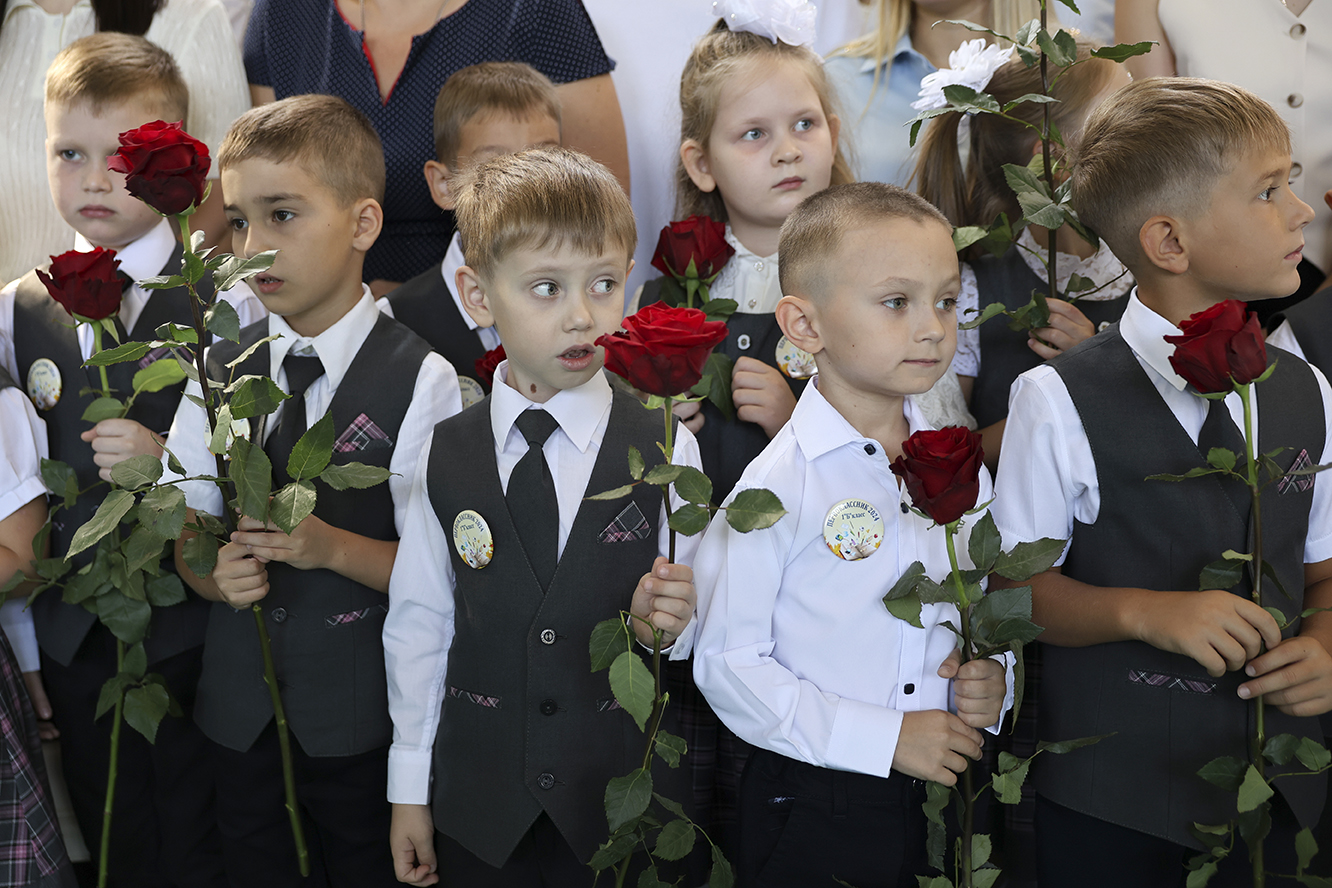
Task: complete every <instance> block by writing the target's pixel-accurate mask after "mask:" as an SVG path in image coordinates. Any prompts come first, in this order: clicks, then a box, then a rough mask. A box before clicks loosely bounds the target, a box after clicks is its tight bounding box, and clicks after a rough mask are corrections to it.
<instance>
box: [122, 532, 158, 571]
mask: <svg viewBox="0 0 1332 888" xmlns="http://www.w3.org/2000/svg"><path fill="white" fill-rule="evenodd" d="M165 545H166V537H164V536H162V535H161V534H158V533H154V532H153V531H151V530H149V529H148V528H146V527H136V528H134V531H133V532H132V533H131V534H130V535H129V539H127V540H126V541H125V546H124V549H123V551H124V553H125V562H126V566H127V568H128V569H129V570H132V571H137V570H139V569H140V568H142V567H143V566H144V565H146V564H156V563H157V562H158V561H160V560H161V559H162V547H163V546H165Z"/></svg>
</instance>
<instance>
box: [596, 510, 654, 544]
mask: <svg viewBox="0 0 1332 888" xmlns="http://www.w3.org/2000/svg"><path fill="white" fill-rule="evenodd" d="M650 533H652V525H651V524H648V520H647V519H646V518H644V517H643V512H642V510H640V509H639V508H638V504H637V503H630V504H629V505H627V506H625V507H624V510H623V511H621V512H620V514H618V515H616V516H615V520H614V521H612V522H611V523H610V524H607V525H606V529H605V530H603V531H602V532H601V534H600V535H599V536H597V539H598V540H600V541H601V542H603V543H627V542H630V541H632V540H641V539H643V538H645V537H646V536H647V535H648V534H650Z"/></svg>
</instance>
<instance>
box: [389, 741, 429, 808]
mask: <svg viewBox="0 0 1332 888" xmlns="http://www.w3.org/2000/svg"><path fill="white" fill-rule="evenodd" d="M434 763H435V762H434V754H433V752H432V751H431V750H424V751H423V750H419V749H404V748H400V747H399V746H397V745H396V744H395V745H393V746H390V747H389V757H388V800H389V803H390V804H394V805H428V804H430V770H431V768H432V767H434Z"/></svg>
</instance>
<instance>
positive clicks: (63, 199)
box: [0, 33, 263, 885]
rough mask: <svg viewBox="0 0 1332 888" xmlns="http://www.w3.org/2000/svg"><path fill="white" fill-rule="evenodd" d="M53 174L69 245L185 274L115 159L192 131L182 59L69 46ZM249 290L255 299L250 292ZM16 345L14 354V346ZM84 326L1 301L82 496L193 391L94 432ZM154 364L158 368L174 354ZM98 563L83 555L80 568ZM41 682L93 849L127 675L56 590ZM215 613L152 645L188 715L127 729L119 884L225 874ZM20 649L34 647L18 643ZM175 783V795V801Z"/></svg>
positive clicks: (83, 505) (159, 396)
mask: <svg viewBox="0 0 1332 888" xmlns="http://www.w3.org/2000/svg"><path fill="white" fill-rule="evenodd" d="M45 90H46V132H47V139H46V152H47V165H46V169H47V177H48V179H49V180H50V185H51V196H52V198H53V200H54V201H55V204H56V207H57V209H58V210H59V211H60V215H61V216H62V217H63V218H64V220H65V221H66V222H68V223H69V225H70V226H71V227H72V228H73V229H74V231H75V232H76V233H77V237H76V238H74V241H73V243H71V247H73V248H74V249H77V250H84V251H86V250H91V249H92V248H93V247H107V248H110V249H114V250H116V251H117V254H118V258H119V259H120V262H121V265H120V270H121V271H122V272H123V273H124V274H125V275H126V276H127V278H126V280H127V282H128V281H129V280H141V279H143V278H147V277H151V276H154V275H157V274H159V273H174V272H179V270H180V262H181V248H180V246H179V245H178V244H177V243H176V241H175V238H174V236H173V229H172V223H171V222H170V220H167V219H164V218H162V217H161V216H159V215H158V214H157V213H156V212H155V211H154V210H153V209H152V208H151V207H149V206H148V205H147V204H145V203H143V202H142V201H139V200H137V199H135V198H133V197H131V196H130V195H129V192H127V191H126V190H125V182H124V177H123V176H122V175H120V174H118V173H113V172H109V171H108V170H107V168H106V159H107V157H108V156H109V155H111V154H113V153H115V151H116V150H117V149H118V148H119V141H118V138H117V137H118V135H119V134H120V133H121V132H124V131H126V130H130V129H134V128H135V127H138V126H141V125H143V124H145V123H149V122H151V121H154V120H159V119H165V120H181V119H183V118H184V117H185V114H186V111H187V110H188V107H187V106H188V101H189V95H188V93H187V91H186V87H185V83H184V81H183V80H182V79H181V75H180V72H179V70H178V69H177V67H176V64H175V62H174V61H172V59H171V56H170V55H169V54H168V53H166V52H165V51H164V50H162V49H160V48H159V47H157V46H155V45H154V44H152V43H150V42H149V41H147V40H144V39H143V38H141V37H134V36H130V35H127V34H119V33H100V34H95V35H93V36H91V37H85V38H83V39H81V40H76V41H74V42H73V43H71V44H70V45H69V46H68V47H66V48H65V49H64V50H63V51H61V53H60V54H59V55H57V56H56V58H55V61H54V62H52V64H51V67H50V69H49V70H48V71H47V74H46V85H45ZM240 292H243V293H248V291H246V290H244V288H241V290H240ZM224 298H228V299H229V301H232V304H233V305H234V306H235V307H236V308H237V312H238V314H239V315H240V316H241V318H242V321H245V320H248V319H252V318H255V317H261V316H262V314H263V311H262V307H260V306H258V305H257V303H256V302H255V301H254V300H253V297H252V296H251V297H250V298H249V299H248V300H247V299H243V298H240V297H238V296H234V295H230V294H229V295H228V296H227V297H224ZM190 318H191V310H190V304H189V295H188V293H187V292H186V291H185V289H184V288H178V289H175V290H145V289H142V288H141V287H139V286H137V285H133V286H127V287H126V289H125V291H124V297H123V301H122V303H121V307H120V313H119V316H118V320H119V322H120V324H121V327H122V329H123V330H124V331H125V332H123V333H122V334H121V335H122V339H123V338H124V337H125V336H126V335H128V337H129V338H130V339H137V340H140V341H146V340H152V339H154V338H156V337H155V334H154V330H156V328H157V327H159V326H161V325H162V324H165V323H168V322H174V323H178V324H188V323H190ZM11 343H12V345H10V344H11ZM92 344H93V337H92V333H91V331H90V330H89V329H88V327H87V325H80V327H79V329H78V331H77V332H76V331H75V329H74V326H73V322H72V321H71V319H70V317H69V315H68V314H67V313H66V312H65V310H64V309H63V308H61V307H60V305H59V304H58V303H56V302H55V300H53V299H52V298H51V296H50V294H49V293H48V292H47V291H46V288H45V287H44V286H43V285H42V284H41V282H40V281H39V280H38V278H37V275H36V272H35V271H34V272H31V273H29V274H27V275H24V276H23V277H22V278H20V279H19V280H17V281H15V282H13V283H11V284H10V285H9V286H7V287H5V288H4V290H3V291H0V367H3V368H4V369H6V370H8V371H9V372H10V373H11V375H12V376H13V378H14V380H15V381H16V382H17V383H18V384H19V385H22V386H24V387H25V388H26V389H27V390H28V392H29V395H30V396H33V397H34V400H37V402H38V405H39V407H41V408H42V418H43V419H44V420H45V422H46V430H47V434H48V436H49V443H50V455H51V458H52V459H57V460H61V461H63V462H65V463H67V464H69V465H70V466H71V467H72V468H73V469H74V470H75V472H76V473H77V475H78V479H79V485H80V487H85V488H86V487H89V486H91V485H93V484H94V483H95V482H96V481H97V480H98V477H99V475H100V477H101V478H102V480H109V478H110V471H111V467H112V466H114V465H115V464H116V463H118V462H120V461H122V460H125V459H128V458H129V457H132V456H137V455H140V454H145V453H151V454H154V455H160V454H161V452H162V449H161V443H162V442H161V438H160V437H159V436H160V435H161V434H162V433H164V432H165V430H166V428H167V426H168V425H169V424H170V422H171V414H172V412H173V411H174V410H175V408H176V403H177V401H179V400H180V393H181V390H182V386H172V387H169V388H167V389H164V390H162V391H160V392H146V393H144V394H142V395H140V396H139V397H138V398H137V399H136V401H135V403H134V406H133V409H132V410H131V411H130V413H129V415H128V416H126V417H125V418H123V419H108V420H103V421H102V422H99V423H97V424H96V425H94V426H91V427H90V426H89V424H88V423H86V422H84V421H83V419H82V414H83V411H84V409H85V408H86V407H87V405H88V403H89V401H90V400H91V399H92V398H93V395H91V394H83V393H81V390H85V389H88V388H89V387H97V386H98V385H99V383H98V381H97V373H96V372H95V371H92V370H86V369H84V368H83V367H82V366H81V365H82V363H83V361H84V359H86V358H87V357H88V356H89V355H90V354H91V353H92ZM165 355H166V353H165V351H159V352H158V353H150V355H148V356H147V358H146V359H145V361H147V360H150V359H151V360H156V359H157V358H159V357H163V356H165ZM140 366H146V363H140V364H135V363H126V364H115V365H112V366H110V367H108V368H107V374H108V376H109V378H110V382H111V386H112V388H114V389H116V391H117V393H118V394H119V396H120V397H122V398H123V397H124V396H126V395H127V394H129V392H130V391H131V388H132V378H133V375H134V373H135V372H136V371H137V370H138V369H139V368H140ZM43 377H45V378H46V379H52V378H54V379H56V380H57V383H56V386H57V389H58V392H57V394H58V400H57V401H56V402H55V403H54V404H52V403H51V402H50V401H48V400H46V399H44V398H43V399H38V398H36V394H37V389H36V387H35V383H36V382H37V381H38V380H40V379H42V378H43ZM105 490H106V488H105V486H103V487H100V488H98V490H96V491H94V492H93V493H91V494H89V495H86V496H84V497H81V498H80V499H79V501H78V504H77V505H76V506H75V507H74V508H73V509H69V510H62V511H61V512H60V513H59V514H58V515H57V516H56V521H55V524H54V526H53V528H52V531H51V552H52V553H53V554H63V553H64V552H65V551H66V549H67V548H68V546H69V543H70V540H71V538H72V537H73V535H74V532H75V531H77V530H78V528H79V527H81V526H82V525H83V524H84V523H85V522H87V521H88V519H89V518H91V517H92V515H93V512H94V510H95V509H96V508H97V505H98V504H99V502H100V501H101V497H102V495H103V493H104V492H105ZM92 556H93V553H92V551H87V552H84V553H81V554H80V555H79V556H78V557H77V558H75V560H74V563H75V565H76V566H82V565H83V564H86V563H87V562H88V561H90V560H91V559H92ZM32 617H33V619H34V620H35V623H36V634H37V640H38V642H39V643H40V645H41V664H42V673H43V676H44V678H45V685H46V689H47V691H48V693H49V697H50V704H51V707H52V709H53V711H54V721H55V724H56V726H57V727H58V728H59V731H60V735H61V742H62V747H63V756H62V761H63V765H64V772H65V778H66V781H67V782H68V784H69V789H70V795H71V797H72V799H73V803H74V812H75V815H76V816H77V818H78V821H79V826H80V828H81V829H82V831H83V835H84V837H85V838H86V839H87V840H88V843H89V845H90V846H91V847H94V848H95V847H97V843H98V841H99V837H100V834H101V828H102V808H103V804H104V802H105V794H106V778H107V761H108V759H107V749H108V744H109V735H110V730H111V727H110V725H111V719H109V718H103V719H100V720H98V721H96V722H94V719H93V714H94V712H95V711H96V707H97V699H98V695H99V693H100V692H101V687H102V684H103V682H105V681H106V679H107V677H108V676H110V675H112V674H114V673H115V671H116V656H115V642H114V639H113V636H112V635H111V633H110V631H109V630H107V629H105V628H104V627H103V626H102V625H101V624H100V623H99V622H97V621H96V618H95V617H94V616H93V614H92V613H90V612H89V611H87V610H86V609H84V608H83V607H82V606H79V605H70V604H65V603H64V602H63V601H62V600H61V597H60V594H59V593H58V592H55V591H53V592H49V593H46V594H43V595H41V596H39V597H38V598H37V600H36V601H35V602H34V604H33V606H32ZM207 619H208V608H207V606H206V605H204V604H203V603H202V602H197V601H195V602H186V603H183V604H180V605H177V606H174V607H169V608H162V609H160V610H154V613H153V622H152V626H151V628H150V630H149V637H148V639H147V641H146V643H145V647H146V650H147V653H148V662H149V666H150V668H151V671H153V672H158V673H161V674H162V675H163V676H165V678H166V681H167V684H168V686H169V687H170V688H171V692H172V694H173V695H174V696H175V697H176V699H177V700H179V701H180V703H181V705H182V706H183V707H184V709H185V711H186V713H187V717H186V718H184V719H176V718H170V719H167V720H165V721H164V722H163V723H162V726H161V729H160V732H159V733H158V736H157V742H156V743H155V744H149V743H148V742H147V741H146V740H144V739H143V738H142V737H141V736H139V735H138V734H137V732H134V731H125V732H122V740H121V751H120V762H119V774H120V779H119V782H118V784H117V792H116V812H115V816H114V817H113V819H112V830H113V835H112V838H111V858H110V867H111V873H112V878H113V879H114V880H115V881H117V882H123V883H124V884H131V885H156V884H162V880H163V879H165V880H167V881H169V882H178V881H180V880H182V879H186V878H188V879H191V880H198V879H202V880H204V881H205V882H206V881H207V880H209V879H213V880H219V879H220V878H221V867H220V860H219V859H218V857H217V847H216V829H215V826H214V819H213V812H212V777H211V773H210V772H209V771H208V770H207V769H206V767H205V766H204V762H205V760H206V757H205V745H204V741H203V738H202V736H201V735H199V733H198V731H197V729H196V728H194V726H193V725H192V724H191V723H190V719H189V718H188V713H189V711H190V710H191V708H192V705H193V700H194V686H195V683H196V682H197V681H198V673H199V662H200V656H201V645H202V644H203V636H204V625H205V623H206V622H207ZM17 646H18V647H19V648H20V649H22V648H23V647H24V644H23V642H22V641H20V642H18V644H17ZM166 787H170V793H169V794H168V793H167V792H166V790H165V788H166Z"/></svg>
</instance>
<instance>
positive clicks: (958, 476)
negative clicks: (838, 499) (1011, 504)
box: [891, 426, 984, 524]
mask: <svg viewBox="0 0 1332 888" xmlns="http://www.w3.org/2000/svg"><path fill="white" fill-rule="evenodd" d="M983 456H984V453H983V451H982V450H981V436H980V435H978V434H976V433H975V432H972V431H968V430H967V429H965V428H962V427H961V426H949V427H948V428H946V429H939V430H938V431H919V432H915V433H913V434H912V435H911V437H910V438H907V439H906V441H905V442H904V443H903V444H902V455H901V456H899V457H898V458H897V459H895V460H893V464H892V466H891V468H892V470H893V474H894V475H897V476H898V477H899V478H901V479H902V480H903V481H904V482H906V488H907V493H909V494H910V495H911V502H912V504H914V505H915V507H916V508H917V509H920V510H921V511H922V512H924V513H925V514H926V515H929V516H930V517H931V518H933V519H934V522H935V523H936V524H950V523H952V522H954V521H956V520H957V519H959V518H961V517H962V515H963V514H965V513H966V512H969V511H970V510H972V509H974V508H976V499H977V498H978V497H979V496H980V468H981V459H982V457H983Z"/></svg>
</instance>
